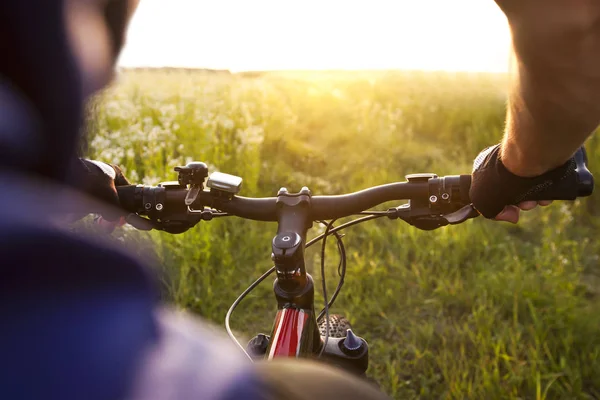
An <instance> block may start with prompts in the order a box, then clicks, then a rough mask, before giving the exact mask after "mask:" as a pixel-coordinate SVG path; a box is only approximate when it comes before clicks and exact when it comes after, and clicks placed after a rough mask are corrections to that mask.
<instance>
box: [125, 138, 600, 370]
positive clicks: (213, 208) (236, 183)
mask: <svg viewBox="0 0 600 400" xmlns="http://www.w3.org/2000/svg"><path fill="white" fill-rule="evenodd" d="M575 161H576V174H575V179H576V181H577V182H576V184H575V185H572V182H571V183H569V184H568V185H566V186H565V188H567V189H566V190H563V191H561V190H558V191H556V190H555V191H554V194H553V195H550V196H548V195H544V194H543V192H542V193H537V194H534V195H532V196H529V197H528V198H526V199H523V200H575V198H577V197H585V196H590V195H591V194H592V192H593V188H594V180H593V176H592V174H591V173H590V171H589V170H588V169H587V156H586V153H585V149H584V148H583V147H582V148H581V149H580V150H578V152H577V153H576V155H575ZM175 171H176V172H177V173H178V180H177V181H172V182H164V183H161V184H159V185H158V186H143V185H131V186H122V187H119V188H117V189H118V192H119V198H120V200H121V204H122V206H123V208H125V209H126V210H127V211H129V212H132V213H135V214H137V215H139V216H143V217H144V218H145V219H144V223H143V224H141V225H137V226H136V227H137V228H139V229H152V228H154V229H161V230H167V231H169V232H171V233H177V232H182V231H185V230H187V229H188V228H189V227H191V226H193V225H195V224H196V223H198V222H200V221H209V220H212V219H213V218H221V217H226V216H238V217H241V218H246V219H251V220H256V221H267V222H277V224H278V229H277V234H276V235H275V236H274V238H273V240H272V243H271V245H272V246H271V247H272V254H271V259H272V261H273V263H274V266H273V267H272V268H271V269H270V270H269V271H267V272H266V273H264V274H263V275H262V276H261V277H260V278H258V279H257V280H256V281H255V282H254V283H252V284H251V285H250V286H249V287H248V288H247V289H246V290H245V291H244V292H243V293H242V294H241V295H240V296H239V297H238V298H237V299H236V300H235V302H234V303H233V304H232V306H231V308H230V309H229V311H228V312H227V315H226V317H225V326H226V329H227V332H228V334H229V336H230V337H231V338H232V340H233V341H234V342H235V343H236V344H237V346H238V347H239V348H240V349H241V350H242V351H243V352H244V353H245V354H246V355H247V356H248V357H249V358H250V359H252V360H255V359H260V358H266V359H273V358H276V357H308V358H321V359H324V360H326V361H327V362H329V363H332V364H334V365H336V366H338V367H341V368H343V369H345V370H348V371H350V372H353V373H355V374H357V375H360V376H365V374H366V371H367V368H368V343H367V342H366V340H364V339H363V338H361V337H359V336H357V335H356V334H354V332H353V331H352V329H351V326H350V325H349V323H347V321H345V320H344V319H342V318H340V317H335V318H334V319H336V323H337V325H335V326H333V327H335V328H336V329H332V324H331V316H330V314H329V309H330V308H331V306H332V305H333V304H334V302H335V300H336V298H337V296H338V294H339V293H340V290H341V288H342V286H343V283H344V278H345V273H346V254H345V248H344V244H343V241H342V240H341V239H342V238H341V235H340V233H339V232H340V231H341V230H343V229H346V228H348V227H350V226H353V225H356V224H359V223H363V222H366V221H369V220H373V219H377V218H383V217H387V218H390V219H401V220H403V221H405V222H407V223H409V224H410V225H412V226H414V227H416V228H418V229H423V230H433V229H437V228H440V227H443V226H446V225H456V224H460V223H463V222H465V221H467V220H469V219H472V218H475V217H477V216H478V215H479V213H478V212H477V211H476V210H475V208H474V207H473V206H472V204H471V202H470V199H469V188H470V184H471V175H451V176H443V177H439V176H437V175H436V174H432V173H424V174H412V175H408V176H406V181H405V182H396V183H390V184H386V185H381V186H375V187H371V188H368V189H364V190H361V191H359V192H354V193H350V194H344V195H334V196H313V195H312V193H311V191H310V190H309V189H308V188H307V187H303V188H302V189H301V190H300V191H299V192H298V193H290V192H289V191H288V190H287V189H286V188H281V189H280V190H279V192H278V193H277V196H276V197H268V198H248V197H241V196H238V193H239V191H240V189H241V184H242V178H240V177H237V176H233V175H229V174H224V173H220V172H214V173H212V174H210V176H209V174H208V167H207V166H206V164H204V163H202V162H191V163H189V164H187V165H186V166H182V167H176V168H175ZM205 181H206V185H205ZM559 189H561V188H560V187H559ZM396 200H408V202H407V203H405V204H403V205H400V206H398V207H393V208H389V209H388V210H386V211H369V209H371V208H373V207H376V206H377V205H380V204H382V203H385V202H389V201H396ZM351 215H362V216H361V217H360V218H357V219H354V220H352V221H349V222H347V223H344V224H342V225H339V226H334V223H335V221H336V220H337V219H339V218H342V217H347V216H351ZM146 217H147V218H146ZM328 220H329V222H326V221H328ZM314 222H318V223H321V224H323V225H325V231H324V233H322V234H320V235H318V236H316V237H315V238H313V239H312V240H311V241H309V242H306V239H307V232H308V230H309V229H310V228H311V227H312V225H313V223H314ZM146 223H147V225H144V224H146ZM329 236H334V237H335V238H336V241H337V245H338V251H339V253H340V265H339V271H340V280H339V282H338V285H337V288H336V290H335V292H334V293H333V295H332V296H331V298H329V297H328V296H327V290H326V285H325V271H324V270H325V244H326V240H327V238H328V237H329ZM317 241H322V243H321V271H320V272H321V276H322V290H323V298H324V299H325V300H326V302H325V306H324V308H323V310H322V311H321V312H320V313H319V314H318V315H317V314H316V313H315V304H314V281H313V279H312V277H311V275H310V274H309V273H307V272H306V265H305V258H304V254H305V249H306V248H307V247H309V246H311V245H312V244H314V243H316V242H317ZM273 272H275V273H276V279H275V283H274V293H275V298H276V300H277V306H278V308H277V314H276V316H275V321H274V324H273V329H272V331H271V334H270V335H265V334H259V335H257V336H255V337H254V338H253V339H252V340H250V342H249V343H248V345H247V346H246V347H244V346H242V345H241V344H240V343H239V341H238V340H237V338H236V337H235V335H234V334H233V332H232V331H231V328H230V326H229V320H230V317H231V315H232V313H233V311H234V310H235V308H236V307H237V306H238V305H239V304H240V302H241V301H242V300H243V299H244V298H245V297H246V296H247V295H248V294H249V293H250V292H251V291H252V290H253V289H254V288H255V287H256V286H258V285H259V284H260V283H261V282H262V281H264V280H265V279H266V278H267V277H268V276H270V275H271V274H272V273H273Z"/></svg>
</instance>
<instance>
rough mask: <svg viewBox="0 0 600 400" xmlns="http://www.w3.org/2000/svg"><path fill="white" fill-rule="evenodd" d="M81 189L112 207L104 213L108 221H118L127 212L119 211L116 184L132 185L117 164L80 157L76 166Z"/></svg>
mask: <svg viewBox="0 0 600 400" xmlns="http://www.w3.org/2000/svg"><path fill="white" fill-rule="evenodd" d="M75 168H76V171H74V172H75V176H76V182H77V183H76V184H77V187H78V188H79V190H81V191H83V192H84V193H86V194H88V195H90V196H92V197H94V198H95V199H98V200H100V201H102V202H104V203H106V204H107V205H110V206H112V207H110V208H107V210H106V211H104V212H103V213H102V217H103V218H104V219H106V220H107V221H117V220H118V219H119V218H121V217H122V216H123V215H124V214H126V213H125V212H119V209H120V203H119V195H118V194H117V189H116V186H124V185H130V183H129V181H128V180H127V178H125V176H124V175H123V171H121V168H119V167H118V166H116V165H112V164H107V163H104V162H101V161H94V160H87V159H83V158H80V159H79V160H78V163H77V164H76V166H75Z"/></svg>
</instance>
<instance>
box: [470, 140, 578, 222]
mask: <svg viewBox="0 0 600 400" xmlns="http://www.w3.org/2000/svg"><path fill="white" fill-rule="evenodd" d="M579 152H584V150H583V147H582V148H581V149H580V150H579ZM499 153H500V145H499V144H497V145H495V146H492V147H488V148H486V149H485V150H483V151H482V152H481V153H479V155H478V156H477V158H476V159H475V161H474V163H473V173H472V182H471V189H470V191H469V195H470V197H471V202H472V203H473V206H474V207H475V208H476V209H477V211H479V212H480V213H481V214H482V215H483V216H484V217H486V218H495V217H496V216H497V215H498V214H499V213H500V212H501V211H502V210H503V209H504V207H505V206H507V205H517V204H519V203H520V202H522V201H526V200H537V201H539V200H575V198H577V196H578V195H581V194H580V193H578V192H579V179H578V177H577V171H576V168H577V163H576V161H575V157H572V158H571V159H570V160H568V161H567V162H565V163H564V164H563V165H561V166H560V167H558V168H555V169H553V170H551V171H548V172H546V173H545V174H543V175H540V176H536V177H532V178H524V177H520V176H517V175H515V174H513V173H512V172H510V171H509V170H507V169H506V167H505V166H504V165H503V164H502V161H501V160H500V158H499ZM580 155H581V154H580ZM583 157H585V152H584V153H583Z"/></svg>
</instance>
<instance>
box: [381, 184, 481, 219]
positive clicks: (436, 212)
mask: <svg viewBox="0 0 600 400" xmlns="http://www.w3.org/2000/svg"><path fill="white" fill-rule="evenodd" d="M406 179H407V180H408V182H413V183H427V185H428V188H429V196H428V197H427V198H424V199H421V200H410V201H409V202H408V203H407V204H403V205H401V206H399V207H395V208H390V209H389V210H388V212H389V218H391V219H396V218H400V219H402V220H404V221H406V222H408V223H409V224H411V225H413V226H414V227H416V228H419V229H422V230H433V229H437V228H440V227H442V226H446V225H449V224H458V223H461V222H463V221H465V220H467V219H469V218H474V217H476V216H478V215H479V213H477V211H475V209H474V208H473V207H472V206H471V205H469V203H470V200H469V197H468V194H469V187H470V185H471V176H470V175H451V176H445V177H438V176H437V175H436V174H432V173H425V174H412V175H407V176H406ZM465 204H467V205H465Z"/></svg>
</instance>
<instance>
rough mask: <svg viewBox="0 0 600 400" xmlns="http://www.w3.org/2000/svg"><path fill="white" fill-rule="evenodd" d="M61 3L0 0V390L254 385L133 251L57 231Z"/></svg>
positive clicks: (66, 131) (144, 395)
mask: <svg viewBox="0 0 600 400" xmlns="http://www.w3.org/2000/svg"><path fill="white" fill-rule="evenodd" d="M62 9H63V3H62V1H57V0H18V1H5V2H0V190H1V192H0V299H1V301H0V399H11V400H20V399H57V400H59V399H60V400H75V399H77V400H81V399H87V400H100V399H111V400H112V399H233V398H248V399H253V398H258V397H259V392H260V384H259V383H258V378H257V377H256V376H255V375H254V373H253V372H252V369H251V367H250V363H249V361H248V360H247V359H245V357H243V356H242V355H241V354H240V353H239V351H237V350H236V349H235V348H234V347H233V345H232V344H231V343H230V342H229V341H228V340H227V339H226V338H224V337H223V336H222V334H220V333H216V332H213V331H212V330H211V328H209V327H208V326H207V325H206V324H204V323H202V322H201V321H199V320H197V319H194V318H192V317H190V316H184V315H180V314H179V313H176V312H174V311H170V310H167V309H165V308H164V306H162V305H161V304H160V302H159V301H158V293H157V290H156V282H155V280H154V277H153V276H152V274H151V273H150V272H149V271H150V270H149V269H147V268H146V267H145V266H144V265H142V264H141V263H140V261H138V260H136V259H135V258H134V257H132V256H131V255H129V254H127V253H125V252H124V250H123V249H120V248H116V247H114V246H112V245H111V244H110V243H108V242H103V241H102V240H101V239H100V238H96V237H91V236H90V237H83V236H81V235H75V234H73V233H71V232H70V231H69V230H68V228H67V227H66V226H65V225H64V224H62V223H61V218H62V217H63V216H64V215H65V214H67V213H76V212H78V211H79V212H80V211H86V210H87V211H91V209H89V208H88V206H90V207H92V208H94V207H96V206H97V205H91V204H92V201H91V200H90V199H86V198H84V197H82V195H80V194H79V193H76V192H71V191H70V190H69V189H68V187H69V184H70V181H69V166H70V165H71V163H72V161H73V160H74V159H75V157H76V154H75V149H76V147H77V142H78V132H79V127H80V123H81V119H82V102H83V99H82V98H81V92H82V91H81V82H80V81H79V76H80V74H79V71H78V69H77V66H76V63H75V62H74V60H73V57H72V56H71V54H70V50H69V46H68V44H67V41H66V38H65V37H64V21H63V20H62V19H63V12H62Z"/></svg>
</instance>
